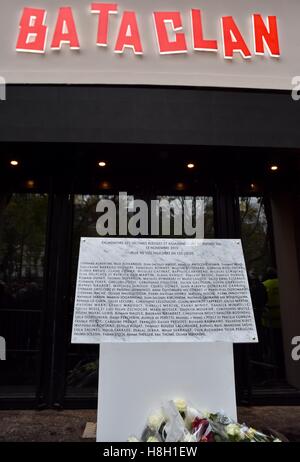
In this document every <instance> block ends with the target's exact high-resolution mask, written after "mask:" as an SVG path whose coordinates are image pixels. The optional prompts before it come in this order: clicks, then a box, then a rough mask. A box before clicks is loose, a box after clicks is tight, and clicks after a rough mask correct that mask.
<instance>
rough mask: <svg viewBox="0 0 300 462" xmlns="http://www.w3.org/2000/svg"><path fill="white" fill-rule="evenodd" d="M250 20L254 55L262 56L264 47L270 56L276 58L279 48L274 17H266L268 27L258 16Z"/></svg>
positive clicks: (278, 54)
mask: <svg viewBox="0 0 300 462" xmlns="http://www.w3.org/2000/svg"><path fill="white" fill-rule="evenodd" d="M252 20H253V32H254V45H255V54H256V55H264V53H265V47H266V48H267V50H268V52H269V53H270V55H271V56H273V57H275V58H278V57H279V56H280V47H279V38H278V29H277V18H276V16H268V26H266V25H265V23H264V20H263V18H262V16H261V15H260V14H254V15H253V16H252Z"/></svg>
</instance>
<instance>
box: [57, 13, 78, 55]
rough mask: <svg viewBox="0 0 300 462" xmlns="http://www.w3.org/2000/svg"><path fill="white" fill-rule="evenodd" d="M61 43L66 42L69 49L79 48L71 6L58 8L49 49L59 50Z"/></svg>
mask: <svg viewBox="0 0 300 462" xmlns="http://www.w3.org/2000/svg"><path fill="white" fill-rule="evenodd" d="M63 43H68V44H69V46H70V49H71V50H79V49H80V45H79V40H78V36H77V31H76V26H75V21H74V17H73V13H72V8H70V7H65V8H60V9H59V13H58V18H57V22H56V27H55V31H54V35H53V40H52V44H51V49H52V50H60V49H61V46H62V44H63Z"/></svg>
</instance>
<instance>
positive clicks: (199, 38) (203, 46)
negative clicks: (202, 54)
mask: <svg viewBox="0 0 300 462" xmlns="http://www.w3.org/2000/svg"><path fill="white" fill-rule="evenodd" d="M192 31H193V47H194V50H200V51H218V42H217V40H205V38H204V37H203V25H202V13H201V10H192Z"/></svg>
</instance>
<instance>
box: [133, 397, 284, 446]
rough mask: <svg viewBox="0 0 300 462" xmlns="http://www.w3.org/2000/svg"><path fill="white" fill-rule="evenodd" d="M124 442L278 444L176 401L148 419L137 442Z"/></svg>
mask: <svg viewBox="0 0 300 462" xmlns="http://www.w3.org/2000/svg"><path fill="white" fill-rule="evenodd" d="M128 442H147V443H154V442H185V443H210V442H236V443H241V442H244V443H246V442H260V443H272V442H274V443H275V442H281V440H279V439H278V438H276V437H275V436H273V435H265V434H264V433H261V432H259V431H257V430H255V429H254V428H251V427H247V426H246V425H245V424H242V425H241V424H239V423H237V422H234V421H233V420H232V419H231V418H229V417H227V416H226V415H225V414H224V413H223V412H217V413H210V412H207V411H206V412H201V411H199V410H198V409H196V408H194V407H191V406H189V405H188V404H187V403H186V401H184V400H181V399H176V400H173V401H169V402H167V403H165V404H164V405H163V406H162V408H161V409H160V410H158V411H157V412H155V413H154V414H152V415H151V416H149V418H148V421H147V424H146V427H145V429H144V431H143V433H142V435H141V438H140V439H139V438H136V437H130V438H129V439H128Z"/></svg>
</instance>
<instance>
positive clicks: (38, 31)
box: [16, 8, 48, 53]
mask: <svg viewBox="0 0 300 462" xmlns="http://www.w3.org/2000/svg"><path fill="white" fill-rule="evenodd" d="M46 14H47V12H46V10H43V9H37V8H24V10H23V13H22V17H21V21H20V32H19V37H18V40H17V45H16V50H17V51H22V52H25V53H45V48H46V39H47V30H48V29H47V26H45V20H46Z"/></svg>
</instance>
